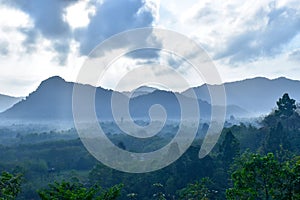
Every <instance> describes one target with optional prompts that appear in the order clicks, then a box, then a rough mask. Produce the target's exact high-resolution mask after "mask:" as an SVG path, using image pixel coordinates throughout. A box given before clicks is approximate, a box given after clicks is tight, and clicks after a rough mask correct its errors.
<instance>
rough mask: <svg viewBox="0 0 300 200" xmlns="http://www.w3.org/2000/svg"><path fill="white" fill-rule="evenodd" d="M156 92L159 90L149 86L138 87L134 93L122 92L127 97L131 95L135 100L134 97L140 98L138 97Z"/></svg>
mask: <svg viewBox="0 0 300 200" xmlns="http://www.w3.org/2000/svg"><path fill="white" fill-rule="evenodd" d="M155 90H157V88H154V87H149V86H141V87H138V88H137V89H135V90H133V91H130V92H122V93H123V94H126V95H127V96H130V95H131V97H132V98H133V97H138V96H141V95H146V94H149V93H152V92H154V91H155Z"/></svg>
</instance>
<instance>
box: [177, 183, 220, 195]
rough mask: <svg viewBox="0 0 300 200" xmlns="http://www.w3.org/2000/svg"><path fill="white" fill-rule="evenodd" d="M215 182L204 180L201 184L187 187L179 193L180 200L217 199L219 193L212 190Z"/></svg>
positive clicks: (192, 184)
mask: <svg viewBox="0 0 300 200" xmlns="http://www.w3.org/2000/svg"><path fill="white" fill-rule="evenodd" d="M212 184H213V182H212V181H211V180H210V179H209V178H202V179H201V181H200V182H198V181H196V182H195V183H191V184H189V185H188V186H187V187H185V188H183V189H181V190H179V191H178V194H179V199H182V200H186V199H189V200H196V199H197V200H209V199H215V198H214V196H215V194H216V193H218V191H216V190H212V189H210V187H212Z"/></svg>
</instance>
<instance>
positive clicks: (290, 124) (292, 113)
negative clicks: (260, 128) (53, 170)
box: [263, 93, 300, 130]
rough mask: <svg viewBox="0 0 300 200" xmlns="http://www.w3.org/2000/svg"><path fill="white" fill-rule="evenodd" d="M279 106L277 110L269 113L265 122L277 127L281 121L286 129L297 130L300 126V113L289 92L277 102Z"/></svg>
mask: <svg viewBox="0 0 300 200" xmlns="http://www.w3.org/2000/svg"><path fill="white" fill-rule="evenodd" d="M276 104H277V108H276V110H275V112H273V113H271V114H269V115H268V116H267V117H265V119H264V120H263V123H264V124H265V125H267V126H268V127H275V126H276V125H277V124H278V122H281V123H282V125H283V127H284V128H285V129H286V130H291V129H293V130H295V129H297V128H299V127H300V123H299V121H300V115H299V114H298V112H297V110H296V109H297V106H296V101H295V100H294V99H291V98H290V97H289V95H288V94H287V93H285V94H284V95H283V96H282V97H281V98H279V100H278V101H277V102H276Z"/></svg>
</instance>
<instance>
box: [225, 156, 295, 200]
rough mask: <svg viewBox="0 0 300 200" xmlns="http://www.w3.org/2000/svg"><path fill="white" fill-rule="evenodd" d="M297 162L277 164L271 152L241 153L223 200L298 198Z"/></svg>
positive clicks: (291, 199) (290, 199) (288, 199)
mask: <svg viewBox="0 0 300 200" xmlns="http://www.w3.org/2000/svg"><path fill="white" fill-rule="evenodd" d="M299 167H300V165H299V164H297V163H296V164H291V163H290V162H283V163H280V162H279V161H278V160H276V159H275V157H274V155H273V154H272V153H269V154H267V155H265V156H262V155H259V154H248V153H246V154H244V155H243V156H242V157H241V159H240V160H239V161H238V162H237V169H236V171H235V172H234V173H233V174H232V180H233V187H232V188H230V189H228V190H226V197H227V199H231V200H233V199H261V200H273V199H287V200H294V199H299V189H300V188H299V186H300V184H299V183H300V182H299V180H300V176H299V175H300V173H299Z"/></svg>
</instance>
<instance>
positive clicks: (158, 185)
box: [152, 183, 166, 200]
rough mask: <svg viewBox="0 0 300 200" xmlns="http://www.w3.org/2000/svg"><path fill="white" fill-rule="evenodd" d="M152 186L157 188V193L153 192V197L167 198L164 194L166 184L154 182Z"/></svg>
mask: <svg viewBox="0 0 300 200" xmlns="http://www.w3.org/2000/svg"><path fill="white" fill-rule="evenodd" d="M152 186H153V187H154V188H155V189H156V193H155V194H153V199H157V200H166V195H165V194H164V186H163V185H162V184H161V183H154V184H153V185H152Z"/></svg>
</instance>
